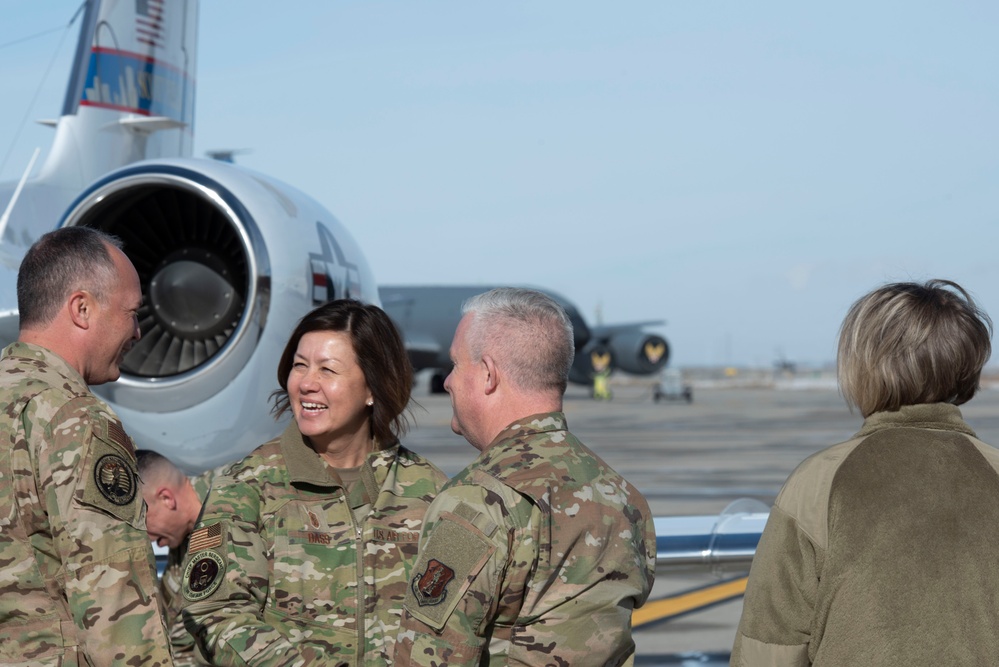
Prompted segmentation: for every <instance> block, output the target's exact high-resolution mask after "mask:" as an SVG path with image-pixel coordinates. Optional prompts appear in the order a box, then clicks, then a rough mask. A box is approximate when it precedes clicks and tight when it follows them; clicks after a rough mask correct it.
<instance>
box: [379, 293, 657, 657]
mask: <svg viewBox="0 0 999 667" xmlns="http://www.w3.org/2000/svg"><path fill="white" fill-rule="evenodd" d="M463 312H464V316H463V318H462V320H461V322H460V323H459V325H458V330H457V331H456V333H455V336H454V342H453V343H452V345H451V360H452V361H453V362H454V369H453V370H452V371H451V373H450V375H448V377H447V380H446V381H445V388H446V389H447V391H448V393H450V395H451V403H452V408H453V410H454V417H453V419H452V421H451V428H452V429H453V430H454V431H455V433H458V434H460V435H462V436H464V437H465V439H466V440H468V442H469V443H471V445H472V446H473V447H475V448H476V449H478V450H480V451H481V454H480V456H479V458H478V459H476V460H475V461H474V462H473V463H472V464H471V465H469V466H468V467H467V468H465V470H463V471H462V472H461V473H459V474H458V475H457V476H456V477H455V478H454V479H453V480H451V481H450V482H449V483H448V484H447V486H446V487H445V488H444V489H443V490H442V491H441V493H440V494H439V495H438V497H437V499H436V500H435V501H434V502H433V504H432V505H431V506H430V509H429V511H428V512H427V517H426V525H425V527H424V531H423V536H422V538H421V541H420V558H419V560H418V561H417V564H416V568H415V571H414V573H413V576H412V577H411V579H410V582H409V589H408V590H407V591H406V601H405V617H404V618H403V628H402V631H401V632H400V635H399V646H398V648H397V651H396V662H395V664H396V665H427V666H431V665H433V666H436V665H445V664H446V665H486V664H488V665H572V666H573V667H579V666H584V667H585V666H586V665H615V666H617V665H624V664H632V662H633V660H634V652H635V644H634V641H633V640H632V636H631V613H632V610H633V609H635V608H636V607H640V606H641V605H642V604H643V603H644V602H645V600H646V599H647V598H648V595H649V591H650V590H651V588H652V583H653V578H654V576H655V541H656V540H655V530H654V528H653V524H652V516H651V513H650V511H649V506H648V504H647V503H646V501H645V498H643V497H642V495H641V494H640V493H639V492H638V490H637V489H635V488H634V487H633V486H631V485H630V484H629V483H628V481H627V480H625V479H624V478H622V477H621V476H620V475H619V474H617V473H616V472H615V471H614V470H613V469H611V468H610V466H608V465H607V464H606V463H604V462H603V461H602V460H601V459H600V458H599V457H598V456H597V455H596V454H594V453H593V452H591V451H590V450H589V449H588V448H587V447H586V446H585V445H583V443H581V442H580V441H579V440H577V439H576V437H575V436H573V435H572V433H570V432H569V431H568V427H567V424H566V419H565V415H564V414H563V413H562V412H561V410H562V394H563V393H564V392H565V388H566V382H567V378H568V373H569V368H570V366H571V365H572V357H573V336H572V325H571V324H570V323H569V320H568V318H567V317H566V315H565V312H564V311H563V310H562V308H561V307H560V306H559V305H558V304H557V303H555V302H554V301H552V300H551V299H550V298H549V297H547V296H545V295H544V294H541V293H539V292H534V291H531V290H521V289H509V288H503V289H498V290H493V291H491V292H487V293H486V294H483V295H479V296H477V297H473V298H472V299H471V300H469V301H468V302H467V303H466V304H465V306H464V307H463Z"/></svg>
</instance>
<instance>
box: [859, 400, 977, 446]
mask: <svg viewBox="0 0 999 667" xmlns="http://www.w3.org/2000/svg"><path fill="white" fill-rule="evenodd" d="M891 428H927V429H936V430H940V431H956V432H958V433H964V434H966V435H970V436H971V437H973V438H974V437H977V436H976V435H975V432H974V431H973V430H972V428H971V427H970V426H968V424H967V422H965V421H964V419H963V418H962V417H961V411H960V410H959V409H958V408H957V406H956V405H951V404H950V403H922V404H919V405H903V406H902V407H901V408H899V409H898V410H894V411H891V412H887V411H886V412H875V413H874V414H873V415H871V416H869V417H868V418H867V419H865V420H864V425H863V426H862V427H861V429H860V431H859V432H858V433H857V436H856V437H861V436H866V435H870V434H871V433H874V432H875V431H883V430H885V429H891Z"/></svg>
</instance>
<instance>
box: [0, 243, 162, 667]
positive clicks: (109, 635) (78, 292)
mask: <svg viewBox="0 0 999 667" xmlns="http://www.w3.org/2000/svg"><path fill="white" fill-rule="evenodd" d="M120 247H121V246H120V243H119V242H118V241H117V239H115V238H113V237H110V236H107V235H106V234H103V233H101V232H98V231H97V230H94V229H89V228H86V227H66V228H63V229H58V230H56V231H53V232H49V233H48V234H45V235H44V236H42V237H41V238H40V239H39V240H38V242H36V243H35V244H34V245H33V246H32V247H31V248H30V249H29V250H28V253H27V254H26V255H25V257H24V260H23V261H22V263H21V267H20V269H19V271H18V276H17V302H18V310H19V312H20V333H19V335H18V340H17V342H15V343H13V344H11V345H9V346H8V347H7V348H6V349H4V351H3V355H2V358H0V404H2V405H3V406H4V408H3V414H2V416H0V591H3V594H2V595H0V637H2V641H0V664H4V665H21V664H23V665H29V664H30V665H33V666H34V665H62V666H65V667H68V666H71V665H92V666H94V667H97V666H100V665H120V666H124V665H142V666H143V667H165V666H166V665H170V664H171V662H170V649H169V646H168V644H167V637H166V631H165V629H164V627H163V621H162V619H161V617H160V610H159V600H158V596H157V592H156V569H155V564H154V561H153V553H152V548H151V547H150V544H149V540H148V539H147V538H146V525H145V513H144V506H143V503H142V495H141V494H140V493H139V480H138V476H137V474H136V463H135V449H134V446H133V444H132V440H131V438H129V437H128V435H127V434H126V433H125V429H124V428H123V427H122V424H121V422H120V421H119V420H118V417H117V416H116V415H115V414H114V412H113V411H112V410H111V408H110V407H109V406H108V405H107V404H106V403H104V402H103V401H102V400H100V399H99V398H97V397H96V396H94V394H93V393H91V391H90V389H89V388H88V386H87V385H94V384H102V383H105V382H112V381H114V380H117V379H118V375H119V370H118V365H119V364H120V363H121V360H122V357H123V356H124V355H125V353H126V352H128V350H129V349H130V348H131V346H132V344H133V343H134V342H135V341H137V340H138V339H139V327H138V323H137V320H136V311H137V309H138V308H139V306H140V304H141V301H142V292H141V289H140V286H139V277H138V275H137V274H136V272H135V269H134V268H133V267H132V264H131V262H129V260H128V258H127V257H126V256H125V254H124V253H123V252H122V251H121V249H120Z"/></svg>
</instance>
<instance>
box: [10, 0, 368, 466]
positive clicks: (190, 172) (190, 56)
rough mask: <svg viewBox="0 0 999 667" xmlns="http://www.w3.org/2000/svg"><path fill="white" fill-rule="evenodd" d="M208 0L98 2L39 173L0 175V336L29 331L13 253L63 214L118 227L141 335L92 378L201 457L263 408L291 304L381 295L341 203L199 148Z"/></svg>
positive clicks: (267, 422) (162, 448)
mask: <svg viewBox="0 0 999 667" xmlns="http://www.w3.org/2000/svg"><path fill="white" fill-rule="evenodd" d="M197 20H198V3H197V0H145V1H143V2H118V1H112V0H105V1H104V2H100V1H99V0H88V1H87V2H86V5H85V11H84V14H83V19H82V25H81V29H80V38H79V43H78V45H77V49H76V56H75V60H74V63H73V67H72V70H71V75H70V80H69V85H68V88H67V91H66V98H65V102H64V105H63V109H62V113H61V115H60V117H59V119H58V121H56V122H55V123H54V125H55V139H54V143H53V145H52V148H51V151H50V152H49V155H48V158H47V159H46V161H45V163H44V165H43V166H42V167H41V170H40V172H39V173H38V175H37V176H35V177H33V178H28V176H29V173H28V172H29V171H30V167H29V169H28V171H26V172H25V175H24V177H23V178H22V179H21V180H20V181H19V182H18V183H10V184H5V185H0V211H2V212H3V213H2V217H0V343H2V344H3V345H6V344H7V343H9V342H10V341H13V340H14V339H15V338H16V337H17V329H18V327H17V321H18V317H17V307H16V304H17V298H16V291H15V286H16V275H17V267H18V266H19V264H20V261H21V258H22V257H23V255H24V253H25V251H26V250H27V249H28V247H29V246H30V245H31V244H32V243H33V242H34V241H35V240H36V239H37V238H38V237H39V236H41V235H42V234H44V233H45V232H47V231H50V230H52V229H55V228H57V227H60V226H64V225H86V226H91V227H98V228H100V229H103V230H105V231H107V232H110V233H112V234H115V235H117V236H119V237H120V238H122V240H123V241H124V243H125V253H126V254H127V255H128V256H129V258H130V259H131V260H132V263H133V264H134V265H135V267H136V269H137V271H138V273H139V277H140V279H141V281H142V291H143V297H144V305H143V307H142V309H141V311H140V313H139V320H140V327H141V330H142V339H141V340H140V341H139V342H138V343H137V344H136V345H135V347H134V348H133V349H132V350H131V352H129V354H128V356H127V357H126V358H125V361H124V364H123V365H122V375H121V379H120V380H118V381H117V382H115V383H112V384H108V385H104V386H102V387H98V388H96V389H95V390H96V391H97V392H98V393H100V394H101V395H102V396H103V397H104V398H105V399H107V400H108V402H110V403H111V405H112V406H113V407H114V409H115V411H116V412H117V413H118V414H119V415H120V416H121V418H122V420H123V421H124V423H125V424H127V426H128V430H129V432H130V433H131V434H132V436H133V437H134V438H135V440H136V443H137V445H138V446H139V447H144V448H150V449H155V450H157V451H159V452H162V453H163V454H165V455H167V456H169V457H171V458H173V459H175V460H177V461H178V462H180V463H182V464H183V465H184V467H185V468H186V469H188V470H189V471H190V472H195V471H198V470H202V469H205V468H209V467H213V466H216V465H220V464H222V463H225V462H227V461H231V460H233V459H236V458H239V457H240V456H242V455H243V454H244V453H246V452H248V451H250V449H252V448H253V447H254V446H256V445H258V444H260V443H261V442H264V441H265V440H267V439H268V438H270V437H271V436H273V435H276V434H277V433H278V432H279V431H280V429H281V428H282V426H283V425H280V424H276V423H275V422H274V420H273V419H272V418H271V416H270V414H269V406H268V403H267V398H268V395H269V394H270V392H271V391H272V390H273V389H274V388H276V386H277V382H276V378H275V373H276V367H277V359H278V356H279V354H280V351H281V350H282V349H283V347H284V344H285V342H286V341H287V338H288V335H289V334H290V332H291V329H292V327H293V326H294V324H295V323H296V322H297V320H298V319H299V318H300V317H301V316H302V315H304V314H305V313H306V312H307V311H308V310H310V309H311V308H312V307H313V306H315V305H318V304H320V303H323V302H325V301H327V300H329V299H333V298H341V297H353V298H358V299H361V300H363V301H368V302H372V303H378V291H377V286H376V284H375V280H374V275H373V273H372V271H371V270H370V268H369V266H368V263H367V261H366V260H365V257H364V255H363V253H362V252H361V249H360V247H359V246H358V245H357V243H356V242H355V241H354V239H353V238H351V236H350V234H349V233H348V232H347V230H346V229H345V228H344V227H343V225H341V224H340V223H339V222H338V221H337V220H336V218H334V217H333V215H332V214H330V213H329V212H328V211H326V210H325V209H324V208H323V207H322V206H320V205H319V204H318V203H317V202H316V201H314V200H313V199H311V198H310V197H308V196H307V195H305V194H303V193H302V192H299V191H298V190H296V189H294V188H292V187H290V186H288V185H286V184H284V183H281V182H279V181H276V180H274V179H272V178H270V177H267V176H264V175H262V174H259V173H255V172H252V171H250V170H247V169H243V168H241V167H238V166H236V165H233V164H227V163H224V162H219V161H213V160H204V159H195V158H192V157H191V146H192V142H193V121H194V92H195V85H194V82H195V63H196V61H197V44H196V38H197Z"/></svg>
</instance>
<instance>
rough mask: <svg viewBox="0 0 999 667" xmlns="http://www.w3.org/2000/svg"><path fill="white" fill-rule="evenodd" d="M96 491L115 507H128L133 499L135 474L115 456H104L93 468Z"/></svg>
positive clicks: (124, 462)
mask: <svg viewBox="0 0 999 667" xmlns="http://www.w3.org/2000/svg"><path fill="white" fill-rule="evenodd" d="M94 482H96V484H97V490H98V491H100V492H101V495H102V496H104V497H105V498H106V499H108V500H109V501H111V502H112V503H114V504H115V505H119V506H120V505H128V504H129V503H131V502H132V500H133V499H135V489H136V487H137V484H136V482H135V474H134V473H133V472H132V469H131V468H130V467H129V465H128V463H127V462H126V461H125V459H123V458H122V457H120V456H118V455H117V454H106V455H104V456H102V457H101V458H100V460H99V461H97V465H96V466H94Z"/></svg>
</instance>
